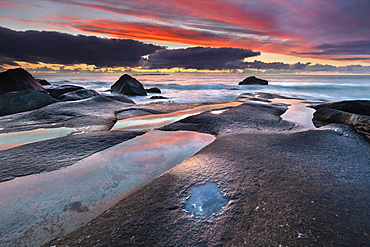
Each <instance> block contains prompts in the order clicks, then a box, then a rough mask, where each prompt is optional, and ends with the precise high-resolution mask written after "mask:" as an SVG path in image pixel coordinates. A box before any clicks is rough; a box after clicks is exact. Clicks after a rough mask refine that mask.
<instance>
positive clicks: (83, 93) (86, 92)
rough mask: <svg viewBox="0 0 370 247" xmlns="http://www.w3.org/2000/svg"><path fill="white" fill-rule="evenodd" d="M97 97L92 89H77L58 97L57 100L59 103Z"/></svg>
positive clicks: (96, 93)
mask: <svg viewBox="0 0 370 247" xmlns="http://www.w3.org/2000/svg"><path fill="white" fill-rule="evenodd" d="M98 95H100V94H99V93H98V92H97V91H95V90H92V89H79V90H77V91H73V92H69V93H65V94H62V95H61V96H59V97H58V100H60V101H72V100H81V99H87V98H90V97H93V96H98Z"/></svg>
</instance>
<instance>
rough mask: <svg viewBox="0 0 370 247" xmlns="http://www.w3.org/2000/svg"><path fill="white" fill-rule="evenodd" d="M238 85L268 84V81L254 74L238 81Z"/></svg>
mask: <svg viewBox="0 0 370 247" xmlns="http://www.w3.org/2000/svg"><path fill="white" fill-rule="evenodd" d="M239 85H268V81H267V80H263V79H260V78H257V77H255V76H249V77H247V78H245V79H244V80H243V81H241V82H239Z"/></svg>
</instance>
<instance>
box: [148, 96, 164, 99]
mask: <svg viewBox="0 0 370 247" xmlns="http://www.w3.org/2000/svg"><path fill="white" fill-rule="evenodd" d="M150 99H168V98H167V97H164V96H152V97H150Z"/></svg>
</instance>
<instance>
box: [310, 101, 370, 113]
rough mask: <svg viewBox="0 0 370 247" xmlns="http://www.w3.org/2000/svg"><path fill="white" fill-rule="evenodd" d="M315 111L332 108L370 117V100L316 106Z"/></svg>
mask: <svg viewBox="0 0 370 247" xmlns="http://www.w3.org/2000/svg"><path fill="white" fill-rule="evenodd" d="M313 108H314V109H316V110H317V109H321V108H331V109H336V110H340V111H345V112H351V113H356V114H361V115H367V116H370V100H348V101H340V102H334V103H328V104H321V105H316V106H314V107H313Z"/></svg>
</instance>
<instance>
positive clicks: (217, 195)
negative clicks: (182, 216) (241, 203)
mask: <svg viewBox="0 0 370 247" xmlns="http://www.w3.org/2000/svg"><path fill="white" fill-rule="evenodd" d="M228 202H229V200H228V199H226V198H225V197H224V196H223V195H222V193H221V191H220V188H218V186H217V184H216V183H211V182H207V183H205V184H201V185H196V186H193V187H192V188H191V196H190V197H189V199H188V200H187V201H186V205H185V210H186V211H188V212H189V214H190V215H191V216H192V217H194V218H210V217H211V216H212V215H214V214H216V213H218V212H219V211H220V210H221V209H222V208H223V207H225V206H226V205H227V203H228Z"/></svg>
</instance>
